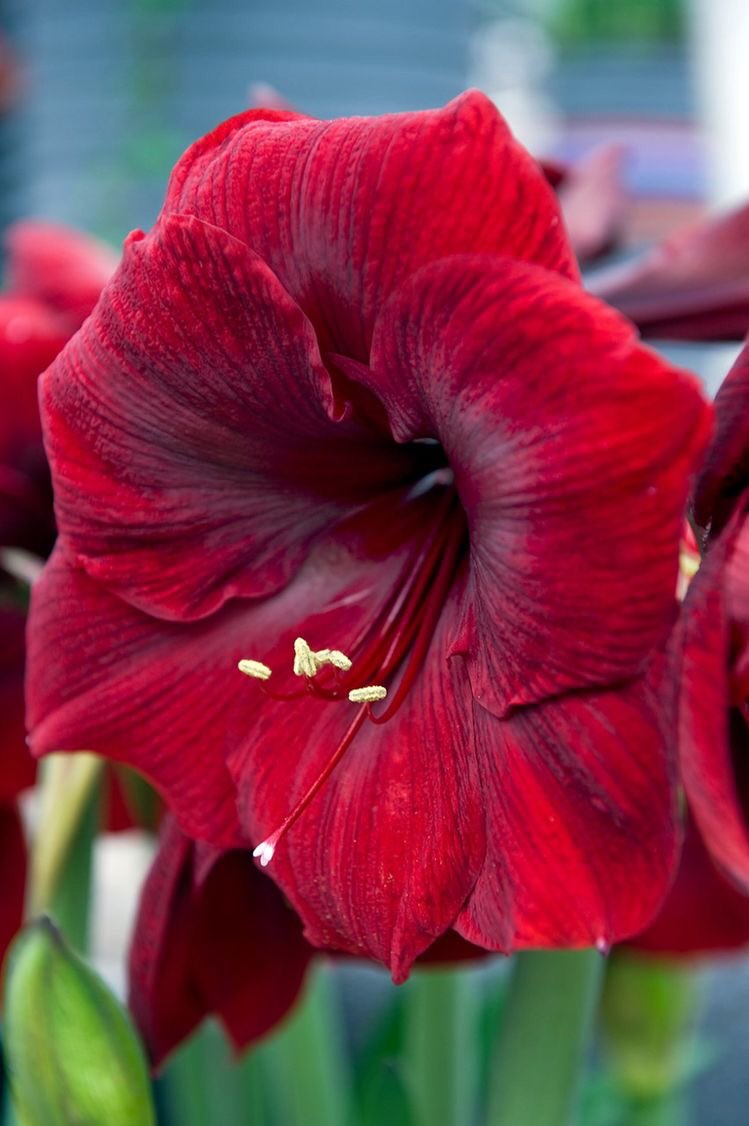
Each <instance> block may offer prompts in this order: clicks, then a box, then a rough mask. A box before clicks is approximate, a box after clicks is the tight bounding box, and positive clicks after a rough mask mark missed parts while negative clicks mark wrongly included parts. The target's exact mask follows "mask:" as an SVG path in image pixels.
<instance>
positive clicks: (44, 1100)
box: [4, 918, 155, 1126]
mask: <svg viewBox="0 0 749 1126" xmlns="http://www.w3.org/2000/svg"><path fill="white" fill-rule="evenodd" d="M4 1047H5V1053H6V1060H7V1065H8V1073H9V1078H10V1088H11V1097H12V1100H13V1104H14V1107H15V1110H16V1112H17V1114H18V1117H19V1118H20V1119H21V1121H23V1123H24V1126H64V1124H65V1123H70V1122H78V1123H80V1126H96V1124H97V1123H104V1122H106V1123H107V1126H153V1124H154V1123H155V1116H154V1110H153V1104H152V1101H151V1091H150V1083H149V1078H148V1068H147V1065H146V1061H145V1057H144V1054H143V1050H142V1048H141V1046H140V1043H139V1041H138V1038H137V1036H136V1033H135V1031H134V1030H133V1027H132V1025H131V1023H130V1020H129V1017H128V1015H127V1013H126V1012H125V1010H124V1008H123V1007H122V1005H120V1003H119V1001H117V999H116V998H115V997H114V995H113V994H112V993H111V992H110V990H109V989H108V988H107V986H106V985H105V984H104V982H103V981H102V980H101V978H100V977H99V976H98V974H96V973H95V972H94V971H93V970H92V969H91V968H90V967H89V966H88V965H86V963H85V962H84V961H83V960H82V959H81V958H79V957H78V956H77V955H76V954H74V953H73V952H72V951H71V950H69V949H68V947H67V946H66V945H65V943H64V941H63V939H62V936H61V935H60V933H59V931H58V930H57V929H56V928H55V927H54V926H53V924H52V923H51V922H50V921H49V919H46V918H43V919H39V920H37V921H36V922H34V923H31V924H30V925H29V926H28V927H26V928H25V930H23V931H22V932H21V934H20V935H19V937H18V938H17V939H16V942H15V943H14V945H13V947H12V950H11V955H10V959H9V964H8V969H7V977H6V985H5V1034H4Z"/></svg>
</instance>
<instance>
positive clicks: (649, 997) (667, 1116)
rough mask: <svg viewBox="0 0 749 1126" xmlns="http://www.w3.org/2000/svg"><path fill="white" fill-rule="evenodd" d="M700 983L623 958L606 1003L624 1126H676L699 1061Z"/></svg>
mask: <svg viewBox="0 0 749 1126" xmlns="http://www.w3.org/2000/svg"><path fill="white" fill-rule="evenodd" d="M698 1005H699V983H698V981H697V980H696V978H695V975H694V973H693V971H692V970H691V968H690V967H688V966H684V965H681V964H679V963H678V962H671V961H669V960H668V959H661V958H655V957H653V956H648V955H642V954H638V953H636V952H635V951H628V950H619V951H617V953H616V954H615V955H614V956H613V957H612V958H611V959H610V960H609V964H608V966H607V969H606V979H605V984H604V990H603V994H602V998H601V1031H602V1034H603V1046H604V1052H605V1058H606V1063H607V1068H608V1073H609V1075H610V1077H611V1080H612V1082H613V1085H614V1088H615V1090H616V1092H617V1094H618V1095H619V1098H620V1099H621V1101H622V1108H623V1109H622V1113H621V1116H620V1117H621V1121H622V1123H623V1126H675V1124H676V1123H678V1122H680V1121H682V1120H683V1116H682V1115H681V1114H680V1107H681V1105H682V1103H683V1097H684V1086H685V1083H686V1081H687V1080H688V1078H689V1076H690V1073H691V1071H692V1070H693V1067H694V1061H695V1052H696V1045H695V1021H696V1016H697V1010H698Z"/></svg>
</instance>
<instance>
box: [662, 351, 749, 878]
mask: <svg viewBox="0 0 749 1126" xmlns="http://www.w3.org/2000/svg"><path fill="white" fill-rule="evenodd" d="M715 408H716V417H717V427H716V433H715V438H714V440H713V443H712V445H711V447H710V450H709V451H708V455H707V460H706V464H705V468H704V470H703V472H702V475H701V477H700V480H699V482H698V487H697V492H696V503H695V513H696V517H697V521H698V523H699V524H700V525H701V527H703V528H705V529H706V531H707V543H706V550H705V554H704V557H703V560H702V564H701V566H700V569H699V571H698V572H697V574H696V575H695V577H694V579H693V580H692V583H691V586H690V588H689V592H688V594H687V597H686V601H685V603H684V614H683V625H682V627H681V629H682V637H681V645H682V647H683V656H682V667H681V703H680V721H679V726H680V742H681V758H682V770H683V775H684V783H685V786H686V790H687V795H688V797H689V802H690V805H691V808H692V810H693V812H694V816H695V819H696V821H697V824H698V826H699V828H700V830H701V832H702V834H703V836H704V838H705V842H706V844H707V847H708V849H709V851H710V853H711V855H712V856H713V858H714V860H715V861H716V862H717V863H718V864H719V866H720V867H721V868H722V869H723V870H724V871H725V872H726V873H727V874H728V875H729V876H730V877H731V878H732V879H733V880H734V881H735V882H736V883H737V884H738V885H739V886H740V887H742V888H743V890H744V891H746V892H749V827H748V825H747V808H748V805H747V803H748V802H749V702H748V701H749V347H748V346H745V347H744V349H743V351H742V352H741V354H740V356H739V358H738V359H737V361H736V363H735V364H734V366H733V368H732V369H731V371H730V372H729V374H728V376H727V377H726V380H725V382H724V384H723V386H722V387H721V389H720V391H719V392H718V396H717V398H716V401H715Z"/></svg>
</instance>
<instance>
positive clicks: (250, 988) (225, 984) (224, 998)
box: [130, 823, 311, 1066]
mask: <svg viewBox="0 0 749 1126" xmlns="http://www.w3.org/2000/svg"><path fill="white" fill-rule="evenodd" d="M198 851H199V846H196V845H195V844H194V843H193V842H192V841H190V840H189V839H188V838H187V837H184V836H183V835H182V834H181V833H180V832H179V830H178V829H177V827H176V825H175V824H174V823H171V824H169V825H168V826H167V828H166V830H165V833H164V835H163V838H162V842H161V846H160V848H159V852H158V854H157V856H156V858H155V860H154V862H153V865H152V867H151V871H150V873H149V876H148V878H147V880H146V883H145V886H144V889H143V893H142V896H141V903H140V909H139V913H138V919H137V923H136V927H135V933H134V936H133V940H132V945H131V950H130V1006H131V1008H132V1010H133V1014H134V1016H135V1019H136V1022H137V1024H138V1026H139V1028H140V1031H141V1033H142V1035H143V1037H144V1040H145V1042H146V1045H147V1047H148V1050H149V1054H150V1056H151V1060H152V1062H153V1063H154V1065H155V1066H158V1065H159V1064H161V1063H162V1062H163V1060H164V1058H165V1057H166V1056H167V1055H168V1054H169V1053H170V1052H171V1051H172V1049H173V1048H175V1047H176V1046H177V1045H178V1044H179V1043H180V1042H181V1041H182V1040H184V1039H185V1038H186V1037H187V1036H188V1035H189V1034H190V1032H192V1031H193V1029H194V1028H195V1026H196V1025H198V1024H199V1023H200V1022H201V1020H202V1019H203V1018H204V1017H206V1016H209V1015H213V1016H215V1017H217V1018H218V1019H219V1020H220V1021H221V1022H222V1024H223V1025H224V1027H225V1028H226V1030H227V1032H228V1033H229V1035H230V1036H231V1038H232V1040H233V1042H234V1044H235V1046H236V1047H237V1048H238V1049H241V1048H245V1047H247V1046H248V1045H249V1044H251V1043H252V1042H253V1041H255V1040H257V1039H259V1038H260V1037H261V1036H263V1035H264V1034H265V1033H267V1032H268V1031H269V1030H270V1029H271V1028H273V1026H274V1025H275V1024H277V1023H278V1021H279V1020H281V1019H282V1018H283V1017H284V1016H285V1015H286V1013H287V1012H288V1010H289V1009H290V1008H291V1006H292V1005H293V1003H294V1001H295V1000H296V997H297V995H298V993H299V990H300V988H301V985H302V981H303V979H304V974H305V971H306V968H307V963H308V961H309V958H310V955H311V949H310V947H309V946H308V944H307V943H306V942H305V941H304V939H303V938H302V931H301V925H300V923H299V920H298V919H297V918H296V916H295V915H294V913H293V912H292V911H291V909H290V908H289V907H288V906H287V905H286V904H285V903H284V901H283V899H282V897H281V895H280V894H279V892H278V891H277V889H276V888H275V887H274V885H273V884H272V883H271V881H270V880H269V879H268V878H267V877H266V876H263V875H261V874H260V872H258V871H257V869H256V868H255V866H254V864H253V862H252V859H251V857H250V855H249V853H247V852H241V851H232V852H226V853H223V854H222V853H214V854H212V855H211V856H210V857H207V858H206V857H205V856H203V857H202V858H200V857H199V856H198ZM198 867H200V868H201V869H202V871H201V873H200V878H199V879H198V877H197V868H198Z"/></svg>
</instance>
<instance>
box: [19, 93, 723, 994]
mask: <svg viewBox="0 0 749 1126" xmlns="http://www.w3.org/2000/svg"><path fill="white" fill-rule="evenodd" d="M520 259H524V260H523V261H521V260H520ZM565 274H568V275H569V274H574V266H573V264H572V256H571V253H570V251H569V249H568V247H567V245H566V243H565V242H564V236H563V233H562V229H561V225H560V223H559V218H558V213H557V210H556V205H555V202H554V199H553V195H552V193H551V192H550V190H549V188H548V186H547V185H546V183H545V181H544V180H543V177H542V176H541V173H540V172H539V170H538V168H537V166H536V165H535V163H534V162H533V161H532V160H531V159H530V158H529V157H528V156H527V154H525V153H524V152H523V151H522V150H521V149H520V148H519V147H518V146H517V145H516V144H515V142H514V141H513V140H512V138H511V136H510V134H509V133H508V131H507V129H506V127H505V126H504V124H503V122H502V121H501V119H500V117H499V116H498V114H497V112H496V110H495V109H494V107H493V106H492V105H491V103H489V102H488V101H487V100H486V99H485V98H483V97H482V96H480V95H477V94H469V95H467V96H465V97H463V98H461V99H459V100H458V101H457V102H455V103H452V104H451V105H449V106H448V107H447V108H446V109H444V110H441V111H438V112H431V113H418V114H406V115H400V116H390V117H384V118H380V119H373V120H367V119H352V120H343V121H336V122H329V123H326V122H318V121H314V120H312V119H310V118H304V117H299V116H295V115H293V114H290V113H277V112H276V113H271V112H267V113H259V112H249V113H245V114H242V115H240V116H239V117H237V118H234V119H232V120H231V121H229V122H228V123H226V124H225V125H223V126H221V127H219V129H217V130H216V131H215V132H214V133H212V134H210V135H209V136H208V137H207V138H205V139H203V140H202V141H200V142H198V143H197V145H195V146H194V147H193V148H192V149H191V150H189V151H188V153H187V154H186V155H185V156H184V157H183V158H182V160H181V161H180V162H179V164H178V165H177V168H176V170H175V172H174V174H173V177H172V180H171V183H170V187H169V192H168V195H167V202H166V208H165V211H164V213H163V214H162V216H161V218H160V219H159V221H158V223H157V225H156V227H155V229H154V230H153V232H152V233H151V234H150V235H148V236H143V235H140V234H139V235H136V236H135V237H133V238H131V239H130V241H129V243H128V246H127V250H126V254H125V258H124V261H123V264H122V266H121V268H120V271H119V272H118V274H117V276H116V278H115V279H114V281H113V282H112V283H111V285H110V286H109V287H108V289H107V290H106V291H105V294H104V295H103V297H102V300H101V302H100V304H99V306H98V307H97V311H96V313H95V315H94V317H93V318H91V319H90V320H89V321H88V322H87V324H86V325H85V326H84V328H83V330H82V331H81V333H79V335H78V336H77V337H76V339H75V340H74V341H73V342H72V344H71V345H70V346H69V347H68V349H66V351H65V353H64V354H63V356H62V357H61V358H60V360H58V361H57V362H56V364H55V365H53V367H52V368H51V369H50V371H49V372H48V373H47V375H46V376H45V379H44V386H43V392H42V397H43V403H44V411H45V416H46V435H47V443H48V450H49V453H50V457H51V461H52V466H53V473H54V478H55V487H56V496H57V505H58V514H59V519H60V525H61V542H60V544H59V546H58V549H57V550H56V552H55V556H54V557H53V560H52V562H51V563H50V565H49V567H48V569H47V571H46V574H45V576H44V577H43V579H42V580H41V582H40V584H39V585H38V587H37V589H36V591H35V597H34V608H33V616H34V620H33V629H32V631H31V640H32V648H33V656H32V662H31V676H30V689H29V701H30V718H31V722H32V726H33V734H32V738H33V742H34V746H35V748H36V750H37V751H38V752H42V753H43V752H44V751H47V750H52V749H59V748H61V747H78V746H86V747H90V748H93V749H96V750H101V751H104V752H105V753H107V754H109V755H111V756H113V757H115V758H120V759H123V760H126V761H129V762H130V763H132V764H133V765H134V766H136V767H137V768H138V769H140V770H142V771H144V772H145V773H146V774H148V775H149V776H150V777H151V778H152V779H153V780H154V782H155V783H156V785H157V786H158V787H160V788H161V789H162V790H163V791H164V792H165V793H166V794H167V795H168V798H169V801H170V802H171V804H172V806H173V808H174V810H175V812H176V815H177V817H178V819H179V821H180V824H181V826H182V828H183V830H184V831H185V832H187V833H188V834H189V835H191V836H193V837H195V838H198V839H202V840H207V841H209V842H211V843H212V844H214V845H216V846H221V847H231V846H233V845H238V846H243V845H244V846H246V844H247V843H248V842H251V843H252V844H257V842H258V841H262V842H263V843H262V846H261V847H260V850H259V855H260V856H261V858H262V859H263V860H266V861H267V860H268V858H269V856H270V855H271V853H272V851H273V849H274V847H275V848H276V856H275V859H274V860H273V863H272V865H271V867H270V868H269V872H270V873H271V874H272V875H273V877H274V878H275V880H276V881H277V882H278V884H279V885H280V886H281V888H282V889H283V891H284V892H285V894H286V895H287V897H288V899H289V900H290V902H291V903H292V905H293V906H294V907H295V908H296V910H297V911H298V912H299V914H300V915H301V917H302V919H303V921H304V923H305V928H306V930H305V933H306V935H307V937H308V938H309V939H310V941H312V942H313V943H314V944H315V945H319V946H325V947H339V948H342V949H344V950H347V951H349V952H351V953H364V954H369V955H371V956H372V957H374V958H376V959H378V960H380V961H383V962H385V963H386V964H388V965H389V966H390V967H391V969H392V971H393V973H394V975H395V977H396V979H401V978H403V977H404V976H405V974H406V973H407V972H408V968H409V966H410V964H411V963H412V962H413V960H414V958H415V957H417V956H418V954H419V953H420V952H421V951H422V950H424V949H425V948H426V947H427V946H429V945H430V943H431V942H432V941H433V939H434V938H435V937H436V936H438V935H440V934H442V933H443V932H444V931H445V930H446V929H447V928H448V927H450V926H451V925H454V926H455V928H456V929H457V930H458V931H459V933H460V934H461V935H463V936H464V937H466V938H468V939H469V940H471V941H473V942H475V943H477V944H479V945H482V946H486V947H489V948H493V949H504V950H507V949H510V948H512V947H514V946H539V945H540V946H543V945H563V944H569V945H576V944H577V945H584V944H588V943H591V942H595V941H600V942H605V941H608V940H612V939H614V938H616V937H619V936H623V935H625V934H630V933H633V932H635V931H637V930H640V929H642V926H643V925H644V923H645V922H646V920H647V919H649V918H650V917H651V916H652V914H653V913H654V911H655V909H656V906H657V904H658V902H659V900H660V898H661V897H662V895H663V893H664V889H665V886H666V881H667V880H668V878H669V875H670V871H671V866H672V861H673V853H674V836H675V834H674V823H673V788H672V777H671V763H670V758H669V754H668V748H667V746H666V742H665V739H664V735H663V732H662V726H663V725H662V720H663V714H662V712H663V710H662V706H661V705H660V704H659V702H658V699H657V693H656V692H655V691H653V690H652V689H651V687H650V685H649V683H646V682H645V680H644V679H643V673H644V670H645V669H646V666H647V662H648V656H649V653H650V651H651V649H652V648H653V646H654V645H657V644H658V643H659V642H660V641H661V640H662V638H663V636H664V634H665V633H666V632H667V630H668V629H669V627H670V625H671V622H672V618H673V613H674V605H675V603H674V587H675V581H676V559H677V551H678V539H679V530H680V523H681V517H682V509H683V505H684V502H685V495H686V489H687V481H688V477H689V474H690V470H691V467H692V465H693V462H694V459H695V457H696V456H697V455H698V453H699V452H700V451H701V448H702V446H703V444H704V441H705V438H706V430H707V428H708V427H709V418H710V411H709V408H708V407H707V406H706V405H705V403H704V402H703V400H702V398H701V396H700V393H699V391H698V388H697V385H696V383H695V382H694V381H693V380H692V378H691V377H689V376H687V375H685V374H684V373H681V372H678V371H676V370H675V369H673V368H671V367H669V366H668V365H667V364H665V363H664V362H663V361H661V360H660V359H659V358H658V357H657V356H656V355H655V354H653V353H651V352H649V351H648V350H647V349H644V348H642V347H641V346H640V345H639V343H638V342H637V340H636V338H635V337H634V336H633V335H632V331H631V328H630V327H629V325H628V324H627V323H626V322H625V321H624V320H622V319H621V318H620V317H619V316H618V315H616V314H614V313H613V312H611V311H610V310H608V309H606V308H605V307H604V306H602V305H601V304H600V303H598V302H597V301H596V300H595V299H593V298H591V297H590V296H589V295H587V294H585V293H584V292H583V291H582V290H581V289H580V288H579V286H578V285H577V284H575V283H574V282H573V281H570V280H568V279H567V278H566V277H565V276H564V275H565ZM307 642H308V643H309V644H307ZM50 652H54V653H55V654H56V660H55V661H54V662H50V661H49V659H48V654H49V653H50ZM292 654H293V655H294V657H295V660H294V666H295V667H294V671H292V661H291V658H292ZM242 658H247V659H248V661H247V662H246V663H244V664H243V668H244V669H245V670H246V671H249V672H250V673H254V674H255V675H256V676H258V677H259V678H260V679H256V680H254V681H252V682H248V681H242V682H240V683H237V682H238V681H239V680H240V678H239V677H238V675H237V673H236V669H235V666H236V663H237V661H238V660H240V659H242ZM268 670H272V676H270V679H269V680H268V679H263V678H267V677H268V676H269V672H268ZM294 672H296V673H297V674H299V675H298V677H297V676H295V675H294ZM362 690H363V691H362ZM385 690H386V691H387V698H386V699H384V700H382V702H377V701H378V698H380V697H382V695H383V691H385ZM666 726H668V725H666Z"/></svg>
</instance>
